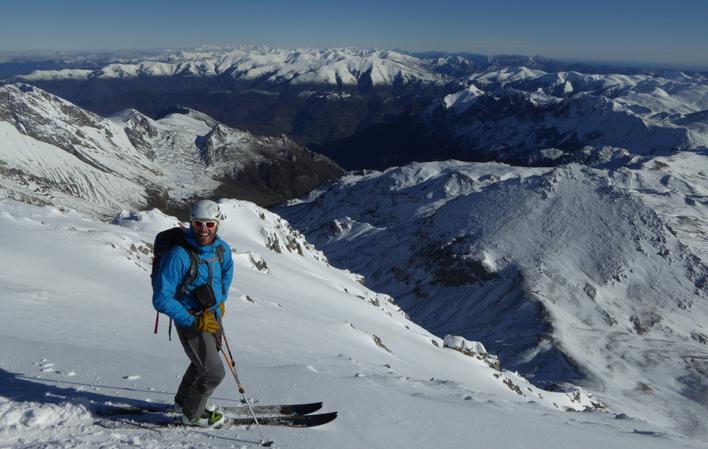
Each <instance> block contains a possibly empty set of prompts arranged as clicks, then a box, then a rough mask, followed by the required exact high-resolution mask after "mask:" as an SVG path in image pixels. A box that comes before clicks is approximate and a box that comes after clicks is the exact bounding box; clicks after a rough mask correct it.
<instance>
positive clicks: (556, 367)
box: [278, 153, 708, 435]
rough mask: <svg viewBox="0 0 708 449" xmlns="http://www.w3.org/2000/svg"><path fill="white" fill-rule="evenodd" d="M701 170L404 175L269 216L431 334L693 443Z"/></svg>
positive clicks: (341, 184)
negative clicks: (666, 425) (453, 338)
mask: <svg viewBox="0 0 708 449" xmlns="http://www.w3.org/2000/svg"><path fill="white" fill-rule="evenodd" d="M707 169H708V166H706V161H705V157H704V156H701V155H698V154H695V153H679V154H677V155H676V156H672V157H669V158H656V159H653V160H651V161H649V162H646V163H645V164H644V165H643V166H641V167H636V168H635V169H633V170H629V169H626V168H622V169H618V170H615V171H610V172H609V173H608V172H607V171H604V170H598V169H591V168H587V167H583V166H579V165H568V166H564V167H560V168H557V169H553V170H550V169H530V168H526V169H524V168H518V167H510V166H506V165H501V164H491V163H488V164H470V163H461V162H454V161H451V162H443V163H424V164H413V165H410V166H406V167H401V168H394V169H389V170H387V171H385V172H383V173H381V172H370V173H364V174H351V175H348V176H346V177H344V178H342V180H340V181H338V182H337V183H335V184H333V185H332V186H331V187H329V188H328V189H325V190H322V191H317V192H314V193H313V194H311V195H310V197H309V198H307V199H306V200H304V201H303V202H294V203H293V204H292V205H291V206H288V207H283V208H280V209H278V212H279V213H281V214H282V215H283V216H285V217H287V218H288V219H289V220H290V221H291V222H292V223H293V225H294V226H296V227H297V228H298V229H300V230H302V231H303V232H305V234H306V235H307V236H308V239H310V240H312V241H313V242H315V244H316V245H317V246H318V247H319V248H322V249H323V250H324V251H325V253H326V254H327V255H328V257H330V259H331V260H332V261H333V262H334V263H335V264H337V265H338V266H341V267H346V268H349V269H351V270H354V271H356V272H360V273H362V274H363V275H365V276H366V279H367V285H368V286H370V287H371V288H373V289H376V290H379V291H383V292H386V293H388V294H390V295H392V296H394V297H395V298H396V300H397V302H398V304H400V305H401V307H402V308H403V309H404V310H406V312H407V313H409V314H410V315H411V318H412V319H413V320H414V321H416V322H418V323H419V324H421V325H423V326H424V327H425V328H427V329H429V330H430V331H432V332H433V333H435V334H438V335H444V334H446V333H454V334H459V335H463V336H465V337H467V338H471V339H475V340H480V341H482V342H483V343H484V344H485V345H486V346H488V347H490V348H491V349H492V351H493V352H496V353H498V354H499V355H500V360H501V361H502V364H504V366H509V367H510V368H512V369H517V370H519V371H520V372H522V373H523V374H524V375H525V376H527V377H528V378H530V379H532V380H533V381H534V382H536V383H537V384H538V385H551V384H558V383H563V382H567V381H573V382H583V384H584V385H586V386H588V387H589V388H592V389H594V391H596V392H598V394H600V397H602V398H603V400H604V401H606V402H607V403H609V404H612V405H617V404H619V403H624V404H625V406H626V408H627V410H628V411H629V412H630V413H631V414H632V415H633V416H641V417H644V418H646V419H650V420H652V421H653V422H673V425H674V426H677V427H679V428H681V431H682V432H684V433H687V434H695V435H700V434H705V432H706V431H708V427H706V426H705V424H704V423H703V421H702V418H701V417H702V416H704V415H705V413H706V409H707V408H708V407H707V406H708V404H707V403H706V401H705V397H704V395H703V393H702V392H703V391H704V385H706V384H708V378H706V376H705V372H706V371H705V368H706V367H705V363H704V361H705V360H706V359H708V350H707V349H706V346H705V345H706V342H708V339H706V338H705V335H706V330H707V329H706V325H705V323H706V322H708V321H707V320H708V309H706V297H707V296H708V286H707V283H706V265H705V262H703V260H702V259H701V256H703V255H705V254H706V248H708V241H706V237H705V236H706V235H708V232H706V231H707V229H706V217H707V216H708V214H707V213H706V199H707V197H708V195H707V193H708V189H707V187H708V177H706V173H708V170H707ZM669 173H670V174H669ZM674 225H678V226H680V230H675V229H674V227H673V226H674ZM628 404H630V405H628Z"/></svg>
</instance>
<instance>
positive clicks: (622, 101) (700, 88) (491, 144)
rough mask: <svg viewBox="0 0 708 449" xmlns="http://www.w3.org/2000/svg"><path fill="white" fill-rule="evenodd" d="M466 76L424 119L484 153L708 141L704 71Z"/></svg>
mask: <svg viewBox="0 0 708 449" xmlns="http://www.w3.org/2000/svg"><path fill="white" fill-rule="evenodd" d="M468 84H469V85H468V87H466V88H465V89H462V90H460V91H458V92H454V93H451V94H449V95H446V96H445V97H444V98H443V99H442V100H440V102H439V104H438V106H437V107H433V108H431V109H432V111H430V116H429V121H430V123H429V126H430V129H431V132H433V133H443V134H447V135H448V136H450V137H451V138H452V139H453V140H455V141H457V142H458V145H459V146H460V147H461V148H466V149H467V151H468V152H470V153H474V152H479V153H480V155H481V156H483V157H484V158H490V159H495V160H510V161H514V162H522V163H531V164H544V165H549V164H552V165H554V164H558V163H559V162H568V161H571V160H579V161H583V160H584V159H585V158H586V157H587V156H588V155H587V154H585V152H583V151H582V150H583V149H584V148H585V147H587V146H593V147H602V146H612V147H616V148H623V149H625V150H627V151H629V152H630V153H631V154H635V155H646V154H661V153H667V152H673V151H679V150H686V149H697V148H707V147H708V122H707V121H706V117H707V115H706V111H708V80H706V78H705V77H704V76H702V75H687V74H685V73H681V72H679V73H665V74H662V75H650V74H642V75H632V76H628V75H592V74H583V73H578V72H557V73H546V72H543V71H541V70H530V69H528V68H526V67H518V68H504V69H500V70H492V71H487V72H483V73H477V74H474V75H472V76H470V77H469V80H468ZM544 150H545V151H544Z"/></svg>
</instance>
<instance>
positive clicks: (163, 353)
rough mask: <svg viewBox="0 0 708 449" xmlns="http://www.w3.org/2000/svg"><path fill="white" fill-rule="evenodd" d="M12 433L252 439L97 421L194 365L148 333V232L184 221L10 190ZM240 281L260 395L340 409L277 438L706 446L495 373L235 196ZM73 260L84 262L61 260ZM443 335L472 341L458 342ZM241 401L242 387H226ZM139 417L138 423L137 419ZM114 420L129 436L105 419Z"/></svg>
mask: <svg viewBox="0 0 708 449" xmlns="http://www.w3.org/2000/svg"><path fill="white" fill-rule="evenodd" d="M0 203H1V206H2V208H1V210H2V212H1V213H0V225H2V226H3V229H6V230H7V232H6V234H5V239H6V244H4V245H2V246H1V247H0V260H2V261H12V264H7V265H5V266H3V270H2V274H1V275H0V285H1V286H2V288H3V291H5V292H6V294H5V297H4V299H5V317H6V323H5V325H4V326H3V327H2V329H1V330H0V335H2V341H3V345H2V346H0V351H2V352H1V355H2V359H1V362H0V363H1V365H0V376H1V378H2V382H0V437H2V441H3V442H4V443H5V444H9V445H11V446H17V445H23V446H26V445H71V446H75V447H82V448H90V447H105V446H107V445H116V446H121V447H133V446H140V447H158V446H160V447H164V446H173V445H174V446H177V445H184V444H187V445H189V446H191V447H231V446H233V445H236V446H239V445H247V444H250V443H252V442H253V441H254V440H256V439H257V438H258V434H257V432H256V430H255V429H253V428H235V429H224V430H220V431H214V432H211V431H210V432H202V431H199V430H193V429H192V430H184V429H179V428H171V429H164V430H159V431H155V430H150V429H139V428H133V427H121V426H122V424H121V422H120V421H118V420H117V419H118V418H116V420H110V419H109V420H108V421H101V420H100V419H99V418H98V417H96V416H95V415H94V414H93V413H94V412H96V410H97V409H98V408H99V407H100V406H101V405H102V404H106V403H112V404H122V403H134V404H145V403H146V402H145V401H149V402H148V403H151V402H160V403H169V402H170V401H171V400H172V396H173V394H174V391H175V389H176V387H177V384H178V382H179V378H180V376H181V374H182V371H183V370H184V368H185V366H186V364H187V361H186V358H185V356H184V355H183V354H182V351H181V349H180V348H179V347H178V343H177V342H174V341H173V342H169V341H168V340H167V337H166V335H165V333H166V329H165V327H166V326H164V325H165V320H163V321H162V323H163V327H162V328H161V330H160V334H159V336H154V335H153V334H152V323H153V319H154V311H153V310H152V307H151V304H150V299H149V298H150V287H149V276H148V269H149V260H150V249H149V242H150V241H151V240H152V238H153V236H154V234H155V232H157V231H159V230H162V229H164V228H166V227H168V226H171V225H174V224H175V223H176V219H175V218H173V217H169V216H165V215H163V214H162V213H160V212H159V211H156V210H153V211H149V212H140V213H137V212H136V213H124V214H122V215H121V216H120V217H118V218H117V219H116V222H115V224H105V223H99V222H96V221H95V220H94V219H92V218H90V217H87V216H85V215H81V214H78V213H76V212H73V211H60V210H59V209H57V208H53V207H35V206H28V205H24V204H19V203H16V202H13V201H8V200H2V201H0ZM221 206H222V208H223V210H224V212H225V213H226V215H227V217H228V218H227V220H226V221H225V222H224V224H223V227H222V229H221V231H220V232H221V234H222V236H223V237H224V238H225V239H227V240H228V241H229V242H231V243H232V244H233V248H234V250H235V252H234V258H235V261H236V276H235V282H234V285H233V286H232V288H231V290H230V299H229V301H228V303H227V313H226V315H225V317H224V323H225V328H226V332H227V336H228V338H229V340H230V342H231V345H232V349H234V351H235V354H236V358H237V362H238V368H239V374H240V377H241V379H242V380H243V381H244V383H245V385H246V388H247V391H248V393H249V395H250V396H252V397H255V398H257V399H258V400H259V401H260V402H261V403H273V402H281V401H284V402H298V401H303V400H305V401H308V400H323V401H324V403H325V410H326V411H333V410H337V411H339V418H338V419H337V420H336V421H334V422H333V423H331V424H329V425H327V426H325V427H322V428H319V429H312V430H304V429H276V428H266V429H264V431H265V432H267V436H268V437H269V438H272V439H274V440H275V441H276V444H277V446H282V447H285V446H287V447H292V448H306V447H307V448H310V447H332V446H337V447H341V448H360V447H383V446H386V447H394V448H410V447H416V448H417V447H420V448H425V447H434V446H437V445H443V446H453V445H457V446H463V447H464V446H465V445H467V444H469V443H470V441H473V442H474V444H478V445H483V446H484V447H514V446H525V445H532V446H533V447H548V448H563V447H567V446H568V445H569V444H570V445H573V446H574V447H580V448H591V447H597V446H602V447H608V448H629V447H635V446H636V445H637V444H642V445H643V447H648V448H661V447H666V446H667V445H670V446H672V447H700V445H701V444H702V443H701V442H700V441H694V440H689V439H686V438H683V437H680V436H678V435H676V434H673V433H671V432H666V431H665V430H663V429H661V428H660V427H656V426H655V425H654V424H651V423H644V422H641V421H636V420H633V419H626V418H625V419H615V416H616V414H617V412H618V411H619V410H613V412H612V413H608V412H604V411H594V412H588V413H583V414H582V417H580V415H578V414H576V413H568V412H566V411H564V410H565V408H566V407H568V408H572V409H576V410H581V409H585V408H587V407H592V406H593V404H592V401H591V398H589V397H588V396H587V395H585V394H584V393H582V392H581V391H575V392H573V393H572V394H566V393H559V392H548V391H542V390H540V389H538V388H536V387H533V386H532V385H530V384H528V383H526V382H525V381H524V380H523V379H522V378H520V377H519V376H518V375H516V374H514V373H511V372H508V371H499V370H497V369H495V368H494V367H493V366H490V365H493V363H492V362H493V357H492V356H491V355H489V354H484V351H483V348H482V347H481V346H480V345H478V344H467V345H466V347H467V352H468V354H469V355H465V354H462V353H460V352H458V351H456V350H453V349H450V348H444V347H442V346H443V341H442V340H441V339H439V338H437V337H435V336H433V335H431V334H430V333H428V332H427V331H425V330H424V329H422V328H420V327H419V326H417V325H415V324H414V323H412V322H410V321H409V320H407V319H406V318H405V316H404V314H402V313H401V312H400V310H399V309H398V307H397V306H396V305H395V304H393V303H392V302H391V301H390V298H389V297H388V296H386V295H383V294H378V293H375V292H373V291H371V290H369V289H367V288H366V287H364V286H362V285H361V284H360V283H359V281H360V279H359V276H357V275H353V274H352V273H350V272H347V271H341V270H337V269H334V268H332V267H330V266H329V265H328V264H327V261H326V259H325V258H324V256H323V255H322V254H321V253H319V252H318V251H317V250H315V249H314V248H313V247H312V246H311V245H310V244H309V243H307V241H305V240H304V239H303V237H302V235H300V234H299V233H297V232H295V231H293V230H292V229H291V228H290V227H289V225H288V224H287V222H285V221H284V220H282V219H280V218H279V217H278V216H276V215H274V214H272V213H270V212H268V211H265V210H263V209H260V208H258V207H256V206H254V205H253V204H250V203H245V202H239V201H232V200H228V201H223V202H221ZM68 254H71V255H72V256H71V260H72V263H70V264H67V263H66V260H67V255H68ZM447 341H448V343H450V344H454V343H464V342H463V341H461V340H460V339H447ZM215 397H216V401H217V402H218V403H220V404H229V405H233V404H235V403H236V401H237V399H238V397H239V395H238V394H237V392H236V391H235V387H234V384H233V380H232V379H225V381H224V383H223V384H222V385H221V386H220V387H219V389H217V391H216V393H215ZM133 418H134V419H138V420H140V419H141V418H140V417H133ZM101 424H103V425H107V426H111V425H112V426H118V428H117V429H112V428H108V429H106V428H105V427H101Z"/></svg>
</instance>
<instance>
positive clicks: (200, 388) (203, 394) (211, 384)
mask: <svg viewBox="0 0 708 449" xmlns="http://www.w3.org/2000/svg"><path fill="white" fill-rule="evenodd" d="M177 335H179V341H180V342H182V347H183V348H184V352H185V353H186V354H187V357H189V360H190V362H191V363H190V364H189V367H188V368H187V371H186V372H185V373H184V376H183V377H182V382H181V383H180V385H179V389H178V390H177V394H176V395H175V401H176V402H178V403H179V404H180V405H182V412H183V413H184V414H185V415H187V417H188V418H190V419H193V418H196V417H197V416H201V415H202V413H204V408H205V407H206V405H207V399H209V396H211V394H212V393H213V392H214V390H215V389H216V387H217V386H218V385H219V384H220V383H221V381H222V380H223V379H224V376H225V375H226V372H225V371H224V365H223V364H222V363H221V359H220V358H219V351H218V349H217V346H216V340H215V339H214V335H215V334H209V333H206V332H197V331H196V330H194V329H192V328H190V327H181V326H177Z"/></svg>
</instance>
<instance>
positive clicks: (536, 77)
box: [17, 46, 708, 169]
mask: <svg viewBox="0 0 708 449" xmlns="http://www.w3.org/2000/svg"><path fill="white" fill-rule="evenodd" d="M95 64H96V61H94V60H92V62H91V63H90V67H91V68H87V69H81V68H76V67H77V64H76V62H75V61H72V62H71V63H70V62H68V61H67V67H66V68H64V69H59V70H36V71H33V72H31V73H27V74H24V75H21V76H18V77H17V79H18V80H21V81H23V82H27V83H31V84H34V85H36V86H39V87H41V88H43V89H45V90H47V91H49V92H52V93H55V94H57V95H59V96H61V97H62V98H65V99H68V100H69V101H72V102H73V103H75V104H77V105H79V106H81V107H83V108H86V109H88V110H91V111H93V112H96V113H99V114H102V115H113V114H116V113H119V112H120V111H123V110H125V109H130V108H133V109H137V110H139V111H140V112H141V113H143V114H146V115H148V116H149V117H151V118H153V119H158V118H160V117H162V116H163V115H164V114H165V111H170V110H172V108H173V107H175V106H176V105H181V106H183V107H188V108H191V109H195V110H198V111H202V112H204V113H206V114H208V115H209V116H211V117H213V118H214V119H215V120H218V121H220V122H223V123H224V124H226V125H228V126H231V127H235V128H238V129H243V130H246V131H249V132H252V133H255V134H260V135H267V136H279V135H281V134H286V135H288V136H289V137H290V138H292V139H293V140H295V141H296V142H299V143H300V144H303V145H307V146H308V147H310V148H311V149H313V150H315V151H318V152H320V153H322V154H325V155H327V156H329V157H331V158H333V159H334V160H336V161H337V162H338V163H339V164H340V165H342V166H343V167H345V168H348V169H361V168H376V169H382V168H386V167H389V166H392V165H402V164H406V163H408V162H411V161H422V160H445V159H450V158H455V159H460V160H469V161H483V160H505V161H508V162H511V163H515V164H524V165H529V164H530V165H539V164H540V165H558V164H560V163H562V162H564V161H569V160H581V159H583V158H585V157H586V156H587V154H588V151H590V152H592V150H587V149H586V147H587V146H591V147H593V148H601V147H614V148H617V149H619V151H622V150H626V152H628V153H629V154H630V155H644V154H654V153H660V152H665V151H672V150H673V149H676V148H681V149H697V148H704V147H706V142H707V141H708V138H706V135H708V132H707V131H706V127H707V126H708V125H706V117H707V116H708V100H706V98H708V77H706V75H705V74H701V73H684V72H678V71H655V72H641V71H638V70H636V69H634V70H626V71H624V72H622V73H609V72H608V69H607V68H593V67H591V66H583V65H574V64H564V63H561V62H558V61H554V60H550V59H546V58H543V57H540V56H536V57H524V56H494V57H488V56H481V55H475V54H446V53H421V54H416V55H412V54H406V53H403V52H398V51H390V50H355V49H298V50H284V49H273V48H265V47H245V46H243V47H237V48H203V49H195V50H189V51H187V50H185V51H177V52H164V53H155V54H150V55H148V56H125V57H121V58H114V59H113V60H111V61H109V62H106V63H104V64H102V65H100V66H98V67H95V66H94V65H95ZM573 69H575V70H585V71H586V72H584V73H583V72H579V71H573Z"/></svg>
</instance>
